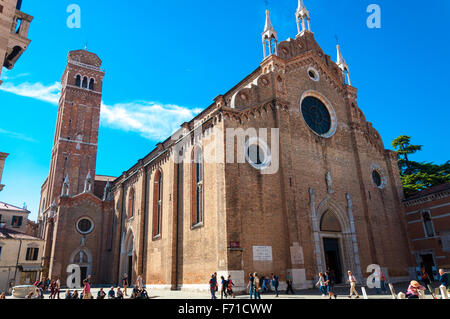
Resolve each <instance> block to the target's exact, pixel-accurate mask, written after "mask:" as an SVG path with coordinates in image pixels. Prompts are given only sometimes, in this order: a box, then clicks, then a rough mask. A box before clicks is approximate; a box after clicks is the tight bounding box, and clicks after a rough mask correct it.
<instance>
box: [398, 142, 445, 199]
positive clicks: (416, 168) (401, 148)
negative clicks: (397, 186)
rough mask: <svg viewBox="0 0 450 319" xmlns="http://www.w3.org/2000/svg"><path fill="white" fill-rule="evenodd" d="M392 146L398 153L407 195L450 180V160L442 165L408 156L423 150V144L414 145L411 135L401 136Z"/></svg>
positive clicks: (399, 166)
mask: <svg viewBox="0 0 450 319" xmlns="http://www.w3.org/2000/svg"><path fill="white" fill-rule="evenodd" d="M392 146H393V147H394V149H395V150H396V151H397V154H398V168H399V170H400V176H401V179H402V184H403V190H404V192H405V196H406V197H408V196H411V195H412V194H414V193H415V192H418V191H421V190H424V189H427V188H429V187H432V186H436V185H440V184H444V183H448V182H450V161H447V162H446V163H444V164H442V165H437V164H433V163H428V162H415V161H412V160H411V159H410V158H409V157H408V156H409V155H412V154H414V153H416V152H418V151H421V150H422V145H412V144H411V137H410V136H405V135H402V136H399V137H397V138H396V139H395V140H394V141H393V142H392Z"/></svg>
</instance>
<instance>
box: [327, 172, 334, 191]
mask: <svg viewBox="0 0 450 319" xmlns="http://www.w3.org/2000/svg"><path fill="white" fill-rule="evenodd" d="M325 178H326V180H327V189H328V194H333V193H334V192H333V179H332V178H331V173H330V172H327V175H326V177H325Z"/></svg>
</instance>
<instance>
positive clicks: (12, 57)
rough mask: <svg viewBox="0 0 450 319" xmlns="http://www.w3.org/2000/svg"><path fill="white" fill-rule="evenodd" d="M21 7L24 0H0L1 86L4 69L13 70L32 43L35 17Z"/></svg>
mask: <svg viewBox="0 0 450 319" xmlns="http://www.w3.org/2000/svg"><path fill="white" fill-rule="evenodd" d="M21 6H22V0H0V85H1V84H2V81H1V73H2V69H3V67H5V68H7V69H9V70H11V69H12V68H13V67H14V65H15V64H16V62H17V60H18V59H19V58H20V56H21V55H22V54H23V53H24V52H25V50H26V49H27V48H28V45H29V44H30V42H31V40H30V39H28V30H29V27H30V23H31V21H32V20H33V17H32V16H30V15H28V14H26V13H24V12H22V11H20V10H21Z"/></svg>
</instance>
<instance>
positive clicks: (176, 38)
mask: <svg viewBox="0 0 450 319" xmlns="http://www.w3.org/2000/svg"><path fill="white" fill-rule="evenodd" d="M72 3H75V4H77V5H79V6H80V8H81V28H80V29H70V28H68V27H67V25H66V20H67V18H68V16H69V13H67V12H66V9H67V6H68V5H70V4H72ZM371 3H376V4H378V5H379V6H380V7H381V21H382V22H381V23H382V25H381V28H380V29H369V28H368V27H367V25H366V20H367V17H368V16H369V13H367V12H366V8H367V6H368V5H369V4H371ZM305 4H306V6H307V7H308V9H309V11H310V14H311V28H312V31H313V32H314V33H315V37H316V40H317V41H318V42H319V44H320V45H321V46H322V48H323V49H324V51H325V52H326V53H327V54H329V55H330V56H331V57H332V59H334V60H335V59H336V49H335V45H336V40H335V35H338V37H339V42H340V44H341V48H342V50H343V54H344V57H345V59H346V61H347V63H348V64H349V66H350V71H351V76H352V84H353V85H354V86H355V87H357V88H358V90H359V91H358V92H359V93H358V94H359V99H358V102H359V106H360V107H361V109H362V110H363V112H364V113H365V115H366V118H367V120H368V121H371V122H373V123H374V126H375V128H377V129H378V131H379V132H380V134H381V136H382V138H383V140H384V143H385V146H386V147H388V148H389V147H390V143H391V141H392V139H394V138H395V137H397V136H398V135H402V134H406V135H411V136H413V142H414V143H417V144H422V145H425V148H424V151H423V152H422V153H420V154H418V155H416V156H415V157H414V159H416V160H419V161H422V160H423V161H424V160H426V161H433V162H436V163H442V162H445V161H447V160H449V159H450V156H449V155H450V151H449V149H450V139H449V133H448V128H449V125H448V123H449V120H448V119H449V118H450V107H449V102H448V98H447V94H448V92H449V88H450V80H449V78H448V74H449V73H450V63H449V60H448V57H449V56H450V54H449V51H450V35H449V23H450V1H448V0H430V1H426V2H424V1H419V0H414V1H411V0H409V1H406V0H401V1H400V0H399V1H392V0H371V1H365V0H357V1H356V0H340V1H335V0H305ZM296 8H297V1H296V0H272V1H269V9H270V10H271V18H272V23H273V25H274V27H275V28H276V30H277V31H278V36H279V40H280V41H281V40H285V39H287V38H288V37H295V35H296V34H297V28H296V23H295V16H294V12H295V10H296ZM264 10H265V3H264V1H263V0H245V1H242V0H240V1H238V0H228V1H216V0H209V1H206V0H193V1H178V0H177V1H170V2H169V1H162V0H161V1H144V0H136V1H118V0H109V1H106V0H98V1H91V0H70V1H67V0H48V1H34V0H24V1H23V6H22V11H24V12H26V13H28V14H31V15H33V16H34V17H35V19H34V21H33V23H32V24H31V29H30V33H29V37H30V38H31V39H32V43H31V45H30V46H29V48H28V50H27V52H25V54H24V55H23V56H22V57H21V59H20V60H19V63H18V64H17V65H16V67H15V68H14V69H13V70H12V71H8V72H5V71H4V72H3V74H2V79H3V81H4V84H3V85H2V86H0V151H3V152H7V153H10V154H11V155H10V156H9V157H8V159H7V161H6V166H5V171H4V175H3V179H2V183H3V184H6V188H5V189H4V191H2V192H1V193H0V200H1V201H6V202H8V203H11V204H15V205H19V206H21V205H22V204H23V203H24V202H26V203H27V205H28V208H29V209H30V210H31V211H32V214H31V218H32V219H34V218H36V216H37V209H38V204H39V194H40V186H41V184H42V182H43V181H44V180H45V178H46V176H47V175H48V169H49V163H50V153H51V148H52V142H53V135H54V128H55V123H56V112H57V106H56V103H55V101H56V99H57V94H58V90H59V86H58V82H59V81H60V77H61V75H62V72H63V70H64V68H65V63H66V56H67V53H68V51H69V50H74V49H80V48H84V46H85V44H86V42H87V43H88V49H89V50H90V51H93V52H95V53H97V54H98V55H99V56H100V58H101V59H102V60H103V67H104V68H105V70H106V77H105V81H104V89H103V102H104V104H105V107H104V109H103V111H102V118H101V127H100V139H99V146H98V161H97V174H105V175H114V176H118V175H120V174H121V173H122V172H123V171H124V170H126V169H127V168H129V167H130V166H132V165H133V164H134V163H135V162H136V161H137V160H138V159H139V158H142V157H143V156H145V155H146V154H147V153H148V152H149V151H150V150H151V149H152V148H153V147H154V145H155V144H156V143H157V142H158V141H160V140H163V139H165V137H167V136H168V135H169V134H170V133H171V130H172V129H173V128H175V127H177V125H179V124H181V123H182V122H184V121H186V120H189V119H190V118H192V116H193V115H194V114H195V113H196V112H198V110H200V109H202V108H205V107H207V106H208V105H210V104H211V102H212V100H213V98H214V97H216V96H217V95H218V94H222V93H225V92H226V91H227V90H229V89H230V88H232V87H233V86H234V85H235V84H236V83H238V82H239V81H240V80H241V79H242V78H243V77H245V76H246V75H247V74H249V73H250V72H252V71H253V70H254V69H255V68H256V67H257V66H258V65H259V63H260V62H261V60H262V46H261V32H262V29H263V27H264V19H265V13H264Z"/></svg>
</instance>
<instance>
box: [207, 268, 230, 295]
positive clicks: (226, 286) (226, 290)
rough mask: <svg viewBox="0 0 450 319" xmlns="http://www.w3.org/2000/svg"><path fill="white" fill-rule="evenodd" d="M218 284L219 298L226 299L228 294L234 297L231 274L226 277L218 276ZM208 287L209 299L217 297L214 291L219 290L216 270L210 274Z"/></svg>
mask: <svg viewBox="0 0 450 319" xmlns="http://www.w3.org/2000/svg"><path fill="white" fill-rule="evenodd" d="M220 285H221V287H220V299H223V297H225V299H226V298H228V296H230V297H233V298H235V295H234V292H233V286H234V283H233V280H232V279H231V275H228V277H227V278H226V279H225V277H224V276H220ZM209 288H210V291H211V299H217V297H216V292H218V291H219V284H218V280H217V273H216V272H215V273H213V274H212V275H211V279H210V280H209Z"/></svg>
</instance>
